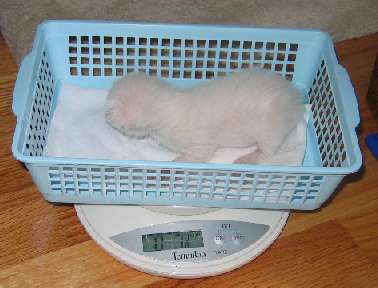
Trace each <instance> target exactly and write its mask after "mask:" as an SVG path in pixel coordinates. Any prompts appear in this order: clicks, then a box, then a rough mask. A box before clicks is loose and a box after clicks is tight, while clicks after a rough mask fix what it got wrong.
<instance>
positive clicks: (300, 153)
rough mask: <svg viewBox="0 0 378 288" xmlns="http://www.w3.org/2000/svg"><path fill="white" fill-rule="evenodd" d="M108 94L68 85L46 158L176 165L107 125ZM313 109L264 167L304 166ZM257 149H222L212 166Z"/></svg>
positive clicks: (157, 149) (169, 155) (154, 147)
mask: <svg viewBox="0 0 378 288" xmlns="http://www.w3.org/2000/svg"><path fill="white" fill-rule="evenodd" d="M107 93H108V90H105V89H92V88H82V87H79V86H72V85H64V86H62V88H61V90H60V94H59V95H58V99H57V100H58V102H57V105H56V109H55V112H54V115H53V119H52V121H51V123H50V128H49V136H48V143H47V150H46V154H47V155H48V156H54V157H73V158H93V159H117V160H158V161H172V160H173V159H174V158H176V157H177V156H178V155H177V154H175V153H173V152H171V151H168V150H167V149H165V148H163V147H161V146H159V145H158V144H157V143H156V142H154V141H153V140H151V139H142V140H137V139H133V138H129V137H126V136H124V135H122V134H120V133H119V132H118V131H116V130H115V129H113V128H112V127H111V126H110V125H108V124H107V123H106V121H105V103H106V96H107ZM309 114H310V112H309V109H307V112H306V115H304V118H303V121H301V122H300V123H298V126H297V127H296V129H295V130H293V131H292V133H291V134H290V135H289V137H287V139H286V140H285V142H284V143H283V144H282V145H281V147H280V149H279V151H277V153H276V154H275V155H274V156H273V157H272V158H269V159H261V161H260V164H283V165H300V164H301V163H302V161H303V157H304V153H305V149H306V129H307V123H308V118H309ZM256 149H257V147H256V146H251V147H247V148H243V149H228V148H227V149H220V150H218V151H217V152H216V153H215V155H214V157H213V158H212V159H211V161H210V162H211V163H232V162H233V161H234V160H235V159H237V158H239V157H240V156H243V155H245V154H247V153H250V152H253V151H255V150H256Z"/></svg>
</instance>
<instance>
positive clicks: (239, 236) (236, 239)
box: [232, 233, 244, 244]
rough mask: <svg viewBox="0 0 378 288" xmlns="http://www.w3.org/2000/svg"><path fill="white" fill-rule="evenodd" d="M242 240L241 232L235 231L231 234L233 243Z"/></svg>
mask: <svg viewBox="0 0 378 288" xmlns="http://www.w3.org/2000/svg"><path fill="white" fill-rule="evenodd" d="M243 240H244V235H243V234H241V233H236V234H234V235H232V242H234V244H240V243H241V242H243Z"/></svg>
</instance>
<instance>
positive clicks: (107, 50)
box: [68, 35, 298, 80]
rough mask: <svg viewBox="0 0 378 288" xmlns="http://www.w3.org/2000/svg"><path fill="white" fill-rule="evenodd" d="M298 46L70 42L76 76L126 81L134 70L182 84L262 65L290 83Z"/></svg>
mask: <svg viewBox="0 0 378 288" xmlns="http://www.w3.org/2000/svg"><path fill="white" fill-rule="evenodd" d="M297 51H298V44H297V43H285V42H269V41H268V42H266V41H252V40H227V39H225V40H212V39H198V40H196V39H179V38H149V37H140V36H139V37H137V36H85V35H84V36H76V35H71V36H69V37H68V52H69V59H68V61H69V70H70V71H69V73H70V75H72V76H124V75H127V74H128V73H131V72H134V71H142V72H146V73H147V74H148V75H151V76H153V75H157V76H159V77H168V78H180V79H210V78H213V77H216V76H223V75H226V74H227V73H228V72H230V71H232V70H238V69H244V68H248V67H251V66H259V67H263V68H265V69H270V70H273V71H275V72H277V73H279V74H282V76H284V77H286V78H287V79H289V80H291V79H292V77H293V74H294V68H295V67H294V64H295V61H296V58H297V55H296V54H297Z"/></svg>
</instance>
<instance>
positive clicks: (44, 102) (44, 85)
mask: <svg viewBox="0 0 378 288" xmlns="http://www.w3.org/2000/svg"><path fill="white" fill-rule="evenodd" d="M53 96H54V78H53V76H52V74H51V71H50V66H49V62H48V57H47V54H46V52H45V51H43V52H42V54H41V61H40V63H39V67H38V74H37V81H36V84H35V87H34V91H33V102H32V105H31V107H30V111H29V121H28V122H27V123H28V125H29V126H28V127H27V130H26V133H25V140H24V146H23V154H24V155H27V156H42V155H43V151H44V148H45V146H46V141H47V132H48V124H49V121H50V112H51V103H52V99H53Z"/></svg>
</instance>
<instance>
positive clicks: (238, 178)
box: [49, 166, 323, 203]
mask: <svg viewBox="0 0 378 288" xmlns="http://www.w3.org/2000/svg"><path fill="white" fill-rule="evenodd" d="M106 169H108V168H103V167H98V168H78V167H61V166H56V167H50V169H49V180H50V185H51V188H52V190H53V192H55V193H66V194H69V193H76V194H82V193H89V194H93V195H96V193H97V194H103V195H104V196H107V197H139V198H140V197H145V198H160V197H162V198H164V197H165V198H199V199H216V200H224V201H229V200H238V201H239V200H241V201H257V202H269V203H290V202H291V201H294V200H295V201H302V202H304V201H314V200H315V199H316V197H317V195H318V192H319V190H320V186H321V184H322V182H323V176H312V175H306V176H295V175H272V174H262V173H255V174H253V173H246V172H237V173H235V172H226V173H224V172H218V171H211V172H209V171H206V172H204V171H196V170H180V171H177V170H169V169H133V168H128V169H126V168H110V169H109V170H106ZM75 191H76V192H75Z"/></svg>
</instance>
